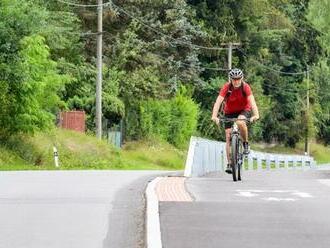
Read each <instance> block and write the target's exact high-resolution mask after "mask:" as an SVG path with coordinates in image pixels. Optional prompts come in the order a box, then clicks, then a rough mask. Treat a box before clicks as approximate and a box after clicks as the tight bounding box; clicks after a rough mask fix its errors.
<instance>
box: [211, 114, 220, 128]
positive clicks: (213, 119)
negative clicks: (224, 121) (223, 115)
mask: <svg viewBox="0 0 330 248" xmlns="http://www.w3.org/2000/svg"><path fill="white" fill-rule="evenodd" d="M212 121H214V122H215V124H217V125H218V126H219V124H220V119H219V118H218V117H214V116H212Z"/></svg>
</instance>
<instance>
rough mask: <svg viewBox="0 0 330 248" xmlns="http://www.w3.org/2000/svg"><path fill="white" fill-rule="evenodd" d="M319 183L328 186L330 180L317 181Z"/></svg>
mask: <svg viewBox="0 0 330 248" xmlns="http://www.w3.org/2000/svg"><path fill="white" fill-rule="evenodd" d="M318 181H319V182H320V183H322V184H325V185H327V186H330V179H319V180H318Z"/></svg>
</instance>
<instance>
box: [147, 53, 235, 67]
mask: <svg viewBox="0 0 330 248" xmlns="http://www.w3.org/2000/svg"><path fill="white" fill-rule="evenodd" d="M153 55H155V56H156V57H159V58H161V59H163V60H165V61H168V62H170V63H175V64H176V65H177V63H179V67H182V66H181V65H186V66H190V67H193V68H196V69H204V70H213V71H229V69H226V68H220V67H205V66H199V65H197V66H196V65H192V64H189V63H186V62H182V61H173V60H169V59H168V58H165V57H163V56H161V55H158V54H155V53H154V54H153Z"/></svg>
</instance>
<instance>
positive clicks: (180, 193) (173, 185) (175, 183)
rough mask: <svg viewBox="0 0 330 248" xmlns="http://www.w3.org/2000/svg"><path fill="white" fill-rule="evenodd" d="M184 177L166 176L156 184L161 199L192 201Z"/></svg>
mask: <svg viewBox="0 0 330 248" xmlns="http://www.w3.org/2000/svg"><path fill="white" fill-rule="evenodd" d="M184 182H185V178H184V177H164V178H162V179H160V180H159V181H158V183H157V186H156V194H157V197H158V200H159V201H177V202H189V201H192V198H191V196H190V195H189V193H188V192H187V191H186V189H185V186H184Z"/></svg>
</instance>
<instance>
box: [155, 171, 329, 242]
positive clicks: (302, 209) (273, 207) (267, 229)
mask: <svg viewBox="0 0 330 248" xmlns="http://www.w3.org/2000/svg"><path fill="white" fill-rule="evenodd" d="M186 187H187V189H188V191H189V192H190V193H191V194H192V196H193V197H194V198H195V201H194V202H188V203H183V202H160V221H161V233H162V242H163V247H164V248H176V247H177V248H186V247H187V248H188V247H189V248H195V247H196V248H201V247H203V248H208V247H209V248H211V247H212V248H218V247H226V248H229V247H235V248H237V247H244V248H249V247H251V248H252V247H253V248H255V247H260V248H268V247H269V248H270V247H272V248H275V247H281V248H285V247H290V248H292V247H299V248H305V247H306V248H307V247H308V248H310V247H313V248H321V247H322V248H328V247H329V246H330V171H304V172H303V171H276V172H275V171H272V172H246V173H245V174H244V176H243V181H242V182H236V183H234V182H233V181H232V179H231V176H229V175H224V174H213V175H208V176H207V177H203V178H191V179H188V180H187V181H186Z"/></svg>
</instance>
